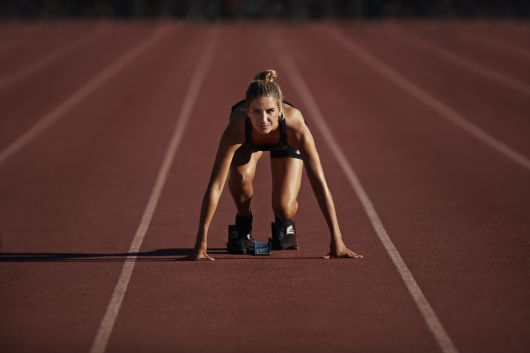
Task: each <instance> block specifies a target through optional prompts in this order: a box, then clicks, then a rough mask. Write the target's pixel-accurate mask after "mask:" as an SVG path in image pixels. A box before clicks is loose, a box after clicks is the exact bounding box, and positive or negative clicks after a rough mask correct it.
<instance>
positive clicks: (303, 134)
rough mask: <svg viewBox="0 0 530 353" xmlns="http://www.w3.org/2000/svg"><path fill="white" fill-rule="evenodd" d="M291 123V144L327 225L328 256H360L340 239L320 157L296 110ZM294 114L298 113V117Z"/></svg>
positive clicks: (333, 206)
mask: <svg viewBox="0 0 530 353" xmlns="http://www.w3.org/2000/svg"><path fill="white" fill-rule="evenodd" d="M293 115H295V116H294V119H292V121H293V125H292V130H291V131H292V132H291V134H292V140H293V142H294V143H293V145H294V146H295V147H296V148H298V149H299V150H300V152H301V154H302V156H303V158H304V166H305V169H306V172H307V176H308V178H309V182H310V183H311V188H312V189H313V193H314V194H315V197H316V199H317V201H318V205H319V207H320V210H321V211H322V214H323V216H324V218H325V220H326V223H327V225H328V228H329V231H330V235H331V239H330V253H329V254H328V255H327V256H326V257H327V258H329V257H353V258H362V255H359V254H356V253H355V252H353V251H352V250H350V249H348V248H347V247H346V245H345V244H344V242H343V240H342V234H341V231H340V228H339V223H338V220H337V214H336V212H335V204H334V202H333V197H332V196H331V192H330V190H329V188H328V184H327V182H326V178H325V176H324V170H323V168H322V164H321V163H320V157H319V155H318V151H317V149H316V146H315V141H314V139H313V135H312V134H311V131H310V130H309V128H308V127H307V125H306V124H305V123H304V120H303V118H302V116H301V114H300V113H299V112H296V113H295V114H293ZM296 115H299V116H298V117H297V116H296Z"/></svg>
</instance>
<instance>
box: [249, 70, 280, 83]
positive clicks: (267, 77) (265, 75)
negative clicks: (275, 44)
mask: <svg viewBox="0 0 530 353" xmlns="http://www.w3.org/2000/svg"><path fill="white" fill-rule="evenodd" d="M276 77H278V73H277V72H276V71H275V70H265V71H262V72H260V73H259V74H257V75H256V77H254V80H262V81H267V82H274V80H275V79H276Z"/></svg>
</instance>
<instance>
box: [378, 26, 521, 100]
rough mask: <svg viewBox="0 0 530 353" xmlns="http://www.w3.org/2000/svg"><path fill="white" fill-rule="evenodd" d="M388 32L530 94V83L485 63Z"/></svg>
mask: <svg viewBox="0 0 530 353" xmlns="http://www.w3.org/2000/svg"><path fill="white" fill-rule="evenodd" d="M386 32H387V33H388V34H391V35H392V36H394V37H396V38H400V39H402V40H405V41H408V42H411V43H413V44H414V45H417V46H420V47H423V48H425V49H427V50H429V51H431V52H433V53H435V54H437V55H438V56H440V57H442V58H444V59H445V60H447V61H449V62H451V63H453V64H454V65H456V66H460V67H463V68H464V69H466V70H469V71H471V72H473V73H475V74H477V75H480V76H482V77H485V78H487V79H489V80H491V81H494V82H497V83H500V84H502V85H504V86H506V87H508V88H511V89H513V90H515V91H518V92H521V93H523V94H526V95H528V96H530V85H529V84H528V83H526V82H524V81H521V80H519V79H516V78H514V77H511V76H508V75H506V74H503V73H501V72H499V71H496V70H494V69H492V68H489V67H487V66H485V65H482V64H479V63H478V62H476V61H474V60H471V59H467V58H464V57H463V56H460V55H458V54H456V53H454V52H453V51H451V50H447V49H444V48H441V47H437V46H434V45H432V44H431V43H429V42H427V41H425V40H423V39H421V38H419V37H417V36H410V35H406V34H403V33H398V32H397V31H396V30H395V29H388V30H387V31H386Z"/></svg>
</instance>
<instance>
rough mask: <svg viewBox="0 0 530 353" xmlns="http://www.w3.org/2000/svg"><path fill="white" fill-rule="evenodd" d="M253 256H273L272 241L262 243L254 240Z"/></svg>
mask: <svg viewBox="0 0 530 353" xmlns="http://www.w3.org/2000/svg"><path fill="white" fill-rule="evenodd" d="M252 246H253V248H252V251H251V252H250V253H251V254H252V255H271V254H272V243H271V241H270V240H269V241H267V242H262V241H256V240H252Z"/></svg>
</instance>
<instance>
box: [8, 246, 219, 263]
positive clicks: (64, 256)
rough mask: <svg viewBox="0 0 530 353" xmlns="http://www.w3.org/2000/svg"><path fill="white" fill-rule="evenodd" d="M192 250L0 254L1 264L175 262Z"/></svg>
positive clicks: (214, 250)
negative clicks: (177, 258)
mask: <svg viewBox="0 0 530 353" xmlns="http://www.w3.org/2000/svg"><path fill="white" fill-rule="evenodd" d="M192 250H193V249H191V248H169V249H157V250H152V251H141V252H132V253H128V252H123V253H64V252H43V253H36V252H25V253H0V262H60V261H87V262H90V261H102V262H105V261H108V262H124V261H131V260H135V261H175V257H176V256H186V255H188V254H190V253H191V251H192ZM208 252H209V253H210V252H211V253H212V254H226V250H225V249H224V248H210V249H208Z"/></svg>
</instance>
